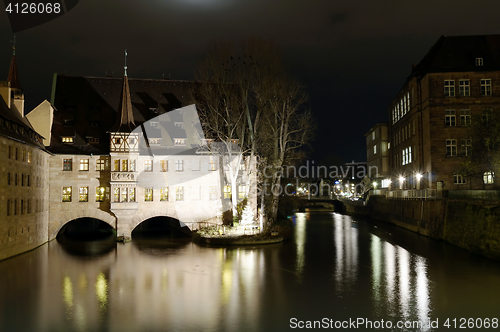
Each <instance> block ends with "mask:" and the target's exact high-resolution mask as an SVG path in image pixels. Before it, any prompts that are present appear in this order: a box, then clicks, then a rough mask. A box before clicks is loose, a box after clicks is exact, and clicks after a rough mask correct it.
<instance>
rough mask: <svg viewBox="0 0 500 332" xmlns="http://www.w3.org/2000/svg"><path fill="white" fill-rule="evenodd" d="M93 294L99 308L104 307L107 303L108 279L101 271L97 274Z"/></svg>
mask: <svg viewBox="0 0 500 332" xmlns="http://www.w3.org/2000/svg"><path fill="white" fill-rule="evenodd" d="M95 294H96V296H97V300H98V301H99V305H100V307H101V309H106V307H107V305H108V281H107V280H106V277H105V276H104V273H102V272H100V273H99V274H98V275H97V280H96V282H95Z"/></svg>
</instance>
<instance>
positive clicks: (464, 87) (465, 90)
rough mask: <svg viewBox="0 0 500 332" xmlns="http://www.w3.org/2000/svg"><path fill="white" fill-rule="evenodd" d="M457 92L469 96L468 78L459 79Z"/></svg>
mask: <svg viewBox="0 0 500 332" xmlns="http://www.w3.org/2000/svg"><path fill="white" fill-rule="evenodd" d="M458 94H459V95H460V96H462V97H467V96H470V82H469V80H460V81H459V82H458Z"/></svg>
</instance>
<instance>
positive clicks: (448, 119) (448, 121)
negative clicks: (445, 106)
mask: <svg viewBox="0 0 500 332" xmlns="http://www.w3.org/2000/svg"><path fill="white" fill-rule="evenodd" d="M444 125H445V126H448V127H450V126H456V125H457V120H456V116H455V110H446V111H445V115H444Z"/></svg>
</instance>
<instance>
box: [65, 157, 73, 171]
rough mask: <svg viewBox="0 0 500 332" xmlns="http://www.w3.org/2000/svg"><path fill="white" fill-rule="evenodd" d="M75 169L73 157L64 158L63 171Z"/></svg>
mask: <svg viewBox="0 0 500 332" xmlns="http://www.w3.org/2000/svg"><path fill="white" fill-rule="evenodd" d="M72 169H73V159H63V171H71V170H72Z"/></svg>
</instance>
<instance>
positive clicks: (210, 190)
mask: <svg viewBox="0 0 500 332" xmlns="http://www.w3.org/2000/svg"><path fill="white" fill-rule="evenodd" d="M208 195H209V199H210V200H211V201H214V200H216V199H217V187H216V186H210V188H208Z"/></svg>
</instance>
